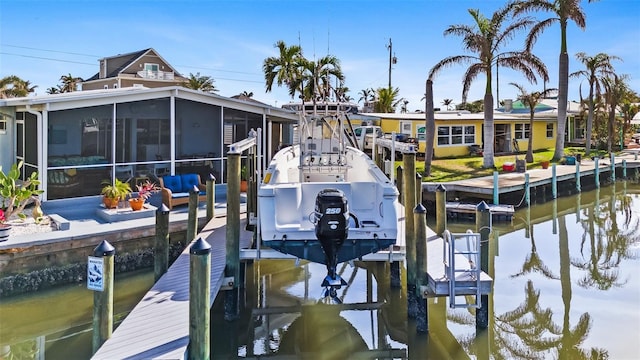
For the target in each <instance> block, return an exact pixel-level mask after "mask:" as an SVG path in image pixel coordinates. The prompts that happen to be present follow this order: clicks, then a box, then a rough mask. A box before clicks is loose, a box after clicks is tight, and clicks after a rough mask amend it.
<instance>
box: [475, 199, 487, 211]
mask: <svg viewBox="0 0 640 360" xmlns="http://www.w3.org/2000/svg"><path fill="white" fill-rule="evenodd" d="M489 210H490V209H489V205H487V203H486V202H484V201H481V202H480V203H479V204H478V206H477V207H476V211H489Z"/></svg>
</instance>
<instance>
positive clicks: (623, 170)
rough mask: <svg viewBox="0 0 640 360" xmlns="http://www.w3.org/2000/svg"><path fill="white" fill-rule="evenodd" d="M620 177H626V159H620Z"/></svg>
mask: <svg viewBox="0 0 640 360" xmlns="http://www.w3.org/2000/svg"><path fill="white" fill-rule="evenodd" d="M622 178H623V179H626V178H627V159H622Z"/></svg>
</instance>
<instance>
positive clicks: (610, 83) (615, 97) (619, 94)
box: [602, 75, 629, 153]
mask: <svg viewBox="0 0 640 360" xmlns="http://www.w3.org/2000/svg"><path fill="white" fill-rule="evenodd" d="M627 79H628V76H626V75H622V76H617V75H612V76H606V77H604V78H603V79H602V85H603V88H604V95H603V96H604V100H605V103H606V109H607V112H608V114H609V119H608V122H607V125H608V126H607V129H608V131H607V132H608V135H609V136H608V139H607V151H608V152H609V153H611V149H612V147H613V138H614V137H615V131H614V127H615V121H616V113H617V110H618V105H619V104H620V103H621V102H622V101H623V100H624V98H625V96H626V95H627V94H628V93H629V86H628V85H627V83H626V81H627Z"/></svg>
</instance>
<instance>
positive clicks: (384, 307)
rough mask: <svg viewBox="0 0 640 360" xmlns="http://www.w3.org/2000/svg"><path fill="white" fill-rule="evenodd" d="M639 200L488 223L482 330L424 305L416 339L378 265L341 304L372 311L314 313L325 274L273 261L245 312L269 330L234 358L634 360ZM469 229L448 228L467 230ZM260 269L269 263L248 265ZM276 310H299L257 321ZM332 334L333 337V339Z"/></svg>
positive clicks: (440, 301) (355, 278)
mask: <svg viewBox="0 0 640 360" xmlns="http://www.w3.org/2000/svg"><path fill="white" fill-rule="evenodd" d="M638 193H640V187H638V186H637V185H630V186H629V187H628V188H627V186H624V188H623V189H622V190H620V187H619V186H618V187H617V188H616V186H610V187H608V188H606V189H602V190H594V191H592V192H585V193H582V194H579V195H576V196H573V197H568V198H560V199H557V200H554V201H551V202H549V203H547V204H542V205H536V206H535V207H532V208H530V209H522V210H519V211H518V212H517V214H516V216H515V218H514V221H513V223H509V224H504V223H502V224H501V223H496V224H494V230H495V231H494V233H493V236H497V234H499V238H496V239H492V246H491V248H490V259H491V260H490V265H489V272H490V275H491V276H492V277H493V278H494V280H495V283H494V291H493V293H492V294H491V296H490V297H489V306H490V322H489V328H488V329H486V330H485V331H481V330H477V329H476V326H475V325H476V318H475V315H476V313H475V310H474V309H455V310H453V309H448V308H447V307H446V305H445V304H446V303H447V302H446V298H436V299H429V300H428V306H429V330H430V333H429V334H428V335H425V336H420V335H417V334H416V332H415V327H414V325H413V323H412V320H410V319H407V317H406V298H405V296H406V289H405V288H403V289H392V288H390V287H389V284H388V275H387V274H388V265H386V264H380V265H376V264H358V263H356V266H355V267H354V268H350V267H346V268H343V271H345V276H344V277H345V278H349V279H350V285H349V286H348V287H346V288H345V289H344V293H343V294H342V295H341V298H342V300H343V301H344V302H345V304H350V303H351V304H369V306H371V307H372V309H368V310H365V309H359V310H342V311H338V310H337V308H335V307H334V308H331V307H328V306H326V305H317V304H316V303H317V300H318V298H319V296H320V292H319V290H318V291H316V290H317V289H314V288H313V287H312V288H311V289H309V287H308V285H309V284H314V283H317V279H312V278H313V277H314V276H315V277H319V276H322V268H319V269H317V270H316V269H314V264H308V265H305V266H301V267H295V265H294V264H293V263H288V264H284V263H283V262H273V264H269V265H268V267H269V268H270V270H266V271H255V270H254V271H253V272H254V273H256V274H255V276H256V279H257V280H258V282H259V283H260V285H259V286H257V288H258V291H259V294H256V296H257V298H258V299H259V300H258V301H256V302H254V303H255V305H256V306H255V307H252V308H251V309H252V310H253V313H254V315H255V314H262V315H258V316H255V317H254V318H253V324H254V325H255V324H260V325H261V326H262V327H263V328H264V325H265V323H267V322H268V323H269V326H268V329H269V330H268V331H266V332H265V331H262V332H261V331H259V330H258V326H254V327H253V328H252V327H251V326H249V327H250V328H252V329H251V330H249V331H250V332H252V334H253V336H254V337H253V338H251V336H247V337H244V338H245V339H250V338H251V339H252V342H250V343H249V342H245V343H243V342H242V341H238V342H237V344H238V346H237V347H236V350H237V353H236V354H237V355H239V356H241V357H247V358H252V357H262V356H286V357H289V356H292V358H300V357H304V356H310V357H311V358H322V359H342V358H349V355H347V354H351V356H352V357H353V356H356V355H354V354H357V356H364V357H365V358H374V356H373V354H376V356H378V358H403V356H402V354H395V356H394V355H392V354H389V353H387V354H380V353H376V352H379V351H381V350H388V349H395V350H397V351H406V356H407V357H408V358H418V359H441V358H456V359H457V358H469V357H472V358H473V357H475V358H477V359H608V358H611V359H633V358H639V357H640V348H639V347H638V344H637V338H638V336H640V329H639V328H638V324H639V323H640V311H638V310H639V309H638V303H640V302H639V301H640V281H639V280H638V278H637V277H633V276H632V274H636V273H638V271H640V263H639V262H638V257H637V252H638V249H639V248H640V232H639V231H638V225H640V215H639V214H640V198H639V197H638ZM474 225H475V224H473V223H461V224H449V227H450V228H451V229H452V231H464V230H466V229H468V228H471V229H473V228H474ZM262 264H268V262H264V261H262V262H260V263H256V264H255V265H254V266H255V267H260V268H261V267H262ZM345 266H346V265H345ZM377 266H380V267H379V268H378V267H377ZM275 269H277V270H275ZM274 270H275V271H276V272H278V273H277V274H275V273H272V271H274ZM314 274H315V275H314ZM314 292H317V293H318V294H317V296H315V297H314V296H312V295H310V294H314ZM469 302H473V301H472V300H470V301H469ZM305 304H308V305H305ZM375 304H378V305H379V308H375V309H374V308H373V307H374V305H375ZM272 306H275V307H277V306H285V307H286V306H289V307H291V308H294V309H295V310H296V311H292V312H287V313H286V314H284V313H282V314H279V315H275V314H273V313H271V314H270V315H268V316H265V315H264V313H263V312H261V311H266V309H269V308H270V307H272ZM301 306H302V307H301ZM305 306H306V307H305ZM307 308H308V309H309V312H308V313H307V312H306V311H305V310H303V309H307ZM327 308H330V309H332V312H330V313H326V312H325V311H326V310H325V309H327ZM258 309H260V311H256V310H258ZM312 309H313V310H312ZM363 313H364V314H363ZM367 314H368V315H369V316H368V317H367V316H366V315H367ZM276 324H277V325H276ZM612 328H615V329H616V331H615V334H614V333H612V332H611V331H610V329H612ZM334 331H335V332H336V333H337V334H339V335H338V336H331V334H333V332H334ZM256 344H261V346H257V345H256ZM267 344H268V346H267ZM334 350H335V351H334ZM212 351H213V350H212ZM310 354H313V355H312V356H311V355H310ZM364 354H369V357H366V355H364ZM357 356H356V357H357Z"/></svg>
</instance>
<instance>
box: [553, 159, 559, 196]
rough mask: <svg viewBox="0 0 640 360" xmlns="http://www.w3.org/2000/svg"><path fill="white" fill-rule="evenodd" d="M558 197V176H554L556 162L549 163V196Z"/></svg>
mask: <svg viewBox="0 0 640 360" xmlns="http://www.w3.org/2000/svg"><path fill="white" fill-rule="evenodd" d="M557 197H558V177H557V176H556V164H552V165H551V198H552V199H556V198H557Z"/></svg>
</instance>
